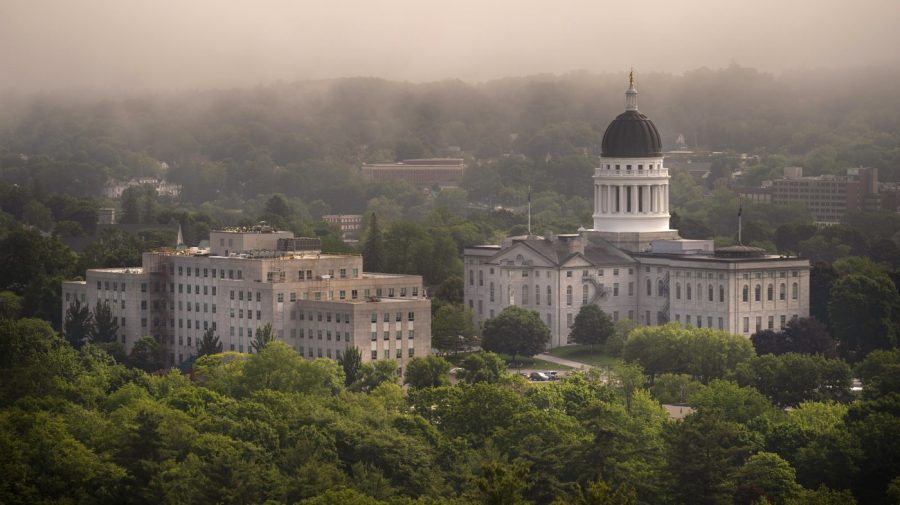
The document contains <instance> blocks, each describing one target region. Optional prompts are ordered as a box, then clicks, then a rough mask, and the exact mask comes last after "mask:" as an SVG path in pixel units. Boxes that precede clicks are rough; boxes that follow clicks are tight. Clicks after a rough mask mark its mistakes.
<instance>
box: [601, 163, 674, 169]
mask: <svg viewBox="0 0 900 505" xmlns="http://www.w3.org/2000/svg"><path fill="white" fill-rule="evenodd" d="M611 166H612V165H610V164H609V163H607V164H606V169H607V170H611ZM632 166H633V165H625V170H631V167H632ZM654 168H656V169H657V170H659V169H661V168H662V165H661V164H656V165H654V164H653V163H651V164H649V165H647V170H653V169H654ZM615 169H616V170H622V165H615ZM637 169H638V170H643V169H644V165H642V164H638V166H637Z"/></svg>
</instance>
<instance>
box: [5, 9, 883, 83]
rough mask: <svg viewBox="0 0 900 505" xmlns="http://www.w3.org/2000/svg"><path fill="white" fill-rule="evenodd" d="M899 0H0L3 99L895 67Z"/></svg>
mask: <svg viewBox="0 0 900 505" xmlns="http://www.w3.org/2000/svg"><path fill="white" fill-rule="evenodd" d="M898 26H900V0H739V1H738V0H734V1H730V0H683V1H675V0H665V1H663V0H658V1H639V0H618V1H613V2H610V1H606V0H577V1H576V0H571V1H567V0H555V1H549V0H548V1H530V0H452V1H446V0H445V1H440V2H439V1H431V0H396V1H394V0H319V1H301V0H293V1H288V0H256V1H249V0H248V1H233V0H105V1H104V0H55V1H49V0H0V90H2V89H17V90H24V91H29V90H41V89H59V88H126V89H131V88H137V89H146V88H169V89H172V88H174V89H180V88H186V87H189V88H190V87H200V88H205V87H226V86H247V85H255V84H259V83H268V82H272V81H275V80H283V81H291V80H298V79H318V78H330V77H342V76H361V75H365V76H380V77H386V78H389V79H394V80H412V81H423V80H437V79H443V78H461V79H464V80H467V81H483V80H488V79H494V78H498V77H504V76H511V75H523V74H533V73H541V72H553V73H563V72H568V71H571V70H588V71H592V72H603V71H614V72H620V71H623V70H625V69H627V68H628V67H630V66H634V67H635V68H636V69H637V70H638V71H641V70H645V71H668V72H675V73H679V72H682V71H684V70H690V69H694V68H697V67H701V66H708V67H714V68H716V67H723V66H726V65H728V64H729V62H730V61H732V60H734V61H736V62H737V63H739V64H741V65H743V66H750V67H756V68H760V69H763V70H768V71H774V72H777V71H780V70H784V69H793V68H803V67H823V66H824V67H843V66H860V65H868V64H891V65H896V64H898V63H900V29H898Z"/></svg>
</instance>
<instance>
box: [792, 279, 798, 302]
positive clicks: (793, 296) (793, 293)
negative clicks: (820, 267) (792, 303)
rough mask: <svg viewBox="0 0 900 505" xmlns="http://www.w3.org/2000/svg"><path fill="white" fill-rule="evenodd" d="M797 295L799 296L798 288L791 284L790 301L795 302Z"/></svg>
mask: <svg viewBox="0 0 900 505" xmlns="http://www.w3.org/2000/svg"><path fill="white" fill-rule="evenodd" d="M799 295H800V291H799V286H798V285H797V283H796V282H795V283H793V284H791V300H796V299H797V297H798V296H799Z"/></svg>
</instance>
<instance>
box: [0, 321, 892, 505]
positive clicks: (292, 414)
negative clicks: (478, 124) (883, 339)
mask: <svg viewBox="0 0 900 505" xmlns="http://www.w3.org/2000/svg"><path fill="white" fill-rule="evenodd" d="M14 315H15V314H10V313H9V311H6V313H4V314H3V317H4V319H3V320H2V321H0V344H2V349H0V351H2V352H0V356H2V363H0V378H2V381H0V452H2V454H3V455H4V457H3V458H0V501H2V502H3V503H10V504H12V503H136V504H139V503H223V504H231V503H235V504H239V503H291V504H293V503H301V504H334V505H338V504H351V505H352V504H365V505H378V504H432V505H439V504H460V505H462V504H470V503H471V504H476V503H477V504H510V505H513V504H528V503H536V504H541V503H554V504H557V505H563V504H585V505H586V504H626V505H627V504H638V503H641V504H644V503H646V504H651V503H652V504H666V503H673V504H678V503H684V504H687V503H690V504H725V503H729V504H730V503H735V504H751V503H773V504H792V505H801V504H802V505H813V504H816V505H819V504H835V505H850V504H854V503H867V504H887V503H896V500H897V499H898V498H900V477H898V475H900V466H898V462H897V454H898V453H900V447H898V445H897V444H898V441H900V417H898V413H900V411H898V409H900V397H898V395H897V390H898V389H897V387H898V382H897V381H898V375H897V373H898V370H900V353H898V352H897V350H896V349H894V350H892V351H875V352H873V353H871V354H869V355H868V356H867V357H866V359H864V360H862V361H860V362H859V363H858V365H857V366H856V369H855V370H854V372H855V373H856V375H857V376H859V377H861V378H862V379H863V384H864V393H863V394H862V396H861V397H858V396H857V395H858V393H857V394H854V393H852V392H851V390H850V377H851V368H850V366H848V365H847V364H846V362H844V361H842V360H840V359H836V358H834V359H832V358H825V357H823V356H822V355H821V354H820V355H807V354H801V353H796V352H788V353H784V354H780V355H775V354H766V355H762V356H757V355H756V352H754V348H753V347H752V346H751V344H750V342H749V341H748V340H746V339H745V338H743V337H740V336H735V335H729V334H726V333H723V332H721V331H716V330H711V329H683V328H680V327H678V326H677V325H668V326H661V327H646V328H642V329H636V330H633V331H632V332H631V333H630V335H629V336H628V338H627V340H626V341H625V343H624V349H623V353H624V356H625V359H626V361H625V363H624V364H622V365H617V366H615V367H614V368H613V370H612V371H611V372H610V371H603V370H600V369H597V370H593V371H590V372H578V373H573V374H571V375H569V376H568V377H566V378H564V379H562V380H559V381H555V382H546V383H529V382H527V381H525V380H524V379H522V378H521V377H519V376H518V375H515V374H511V373H508V372H506V371H505V364H504V362H503V361H502V360H500V359H499V358H497V357H496V355H493V354H491V353H486V354H483V355H480V354H472V355H469V356H468V357H467V358H466V359H465V360H463V361H462V363H461V368H460V369H459V371H458V372H457V377H458V378H459V382H458V383H456V384H455V385H451V384H450V383H449V382H448V374H447V372H448V371H449V369H450V363H448V362H447V361H445V360H444V359H443V358H440V357H436V356H431V357H427V358H416V360H414V361H413V362H412V363H410V364H409V366H408V371H407V375H406V380H405V381H406V388H401V386H400V385H399V384H398V383H397V377H396V374H395V373H394V369H395V365H394V364H393V363H391V362H390V360H383V361H379V362H378V365H376V366H372V365H368V364H364V365H361V366H360V365H359V362H358V360H357V361H355V362H354V360H353V359H350V358H348V357H345V359H344V360H343V361H341V362H335V361H332V360H323V359H318V360H314V361H313V360H305V359H303V358H302V357H301V356H298V355H297V354H296V353H295V352H294V351H293V350H292V349H291V348H290V347H288V346H287V345H285V344H283V343H281V342H278V341H274V342H270V343H268V344H265V345H263V346H262V347H261V348H260V350H259V352H258V353H255V354H238V353H224V354H215V353H214V354H208V355H204V356H202V357H201V358H200V359H198V360H197V361H196V362H195V363H194V364H193V367H192V369H191V370H190V373H187V374H185V373H182V372H181V371H178V370H171V371H159V372H156V373H152V374H148V373H147V372H145V371H143V370H141V368H139V366H143V367H145V368H148V369H150V370H152V369H154V366H153V364H152V361H145V360H142V359H133V360H130V361H129V362H128V363H129V364H130V365H133V367H129V366H126V365H124V364H118V363H116V362H115V360H113V359H112V358H111V357H110V356H109V355H108V354H107V353H106V352H104V351H103V349H102V345H101V346H98V345H94V344H88V345H84V346H82V347H81V348H80V349H75V348H74V347H72V346H70V345H69V344H68V343H67V342H66V341H65V340H62V339H61V338H60V337H58V336H57V334H56V333H55V332H54V331H53V330H52V329H51V328H50V327H49V325H47V324H46V323H45V322H42V321H38V320H32V319H13V318H9V317H10V316H14ZM801 331H802V330H801ZM662 350H665V351H664V352H660V351H662ZM212 352H215V349H213V351H212ZM349 354H352V353H348V355H349ZM642 365H644V366H646V367H647V368H642ZM645 372H649V373H648V374H646V375H645ZM660 401H663V402H672V401H681V402H684V401H686V402H687V404H688V405H690V406H691V407H692V408H693V409H694V412H693V413H692V414H690V415H687V416H686V417H685V418H684V419H683V420H681V421H676V420H672V419H670V417H669V415H668V414H667V413H666V411H665V410H663V409H662V408H661V406H660V403H659V402H660ZM485 407H489V408H485ZM785 407H789V409H787V410H784V408H785ZM684 408H686V407H681V409H682V410H683V409H684Z"/></svg>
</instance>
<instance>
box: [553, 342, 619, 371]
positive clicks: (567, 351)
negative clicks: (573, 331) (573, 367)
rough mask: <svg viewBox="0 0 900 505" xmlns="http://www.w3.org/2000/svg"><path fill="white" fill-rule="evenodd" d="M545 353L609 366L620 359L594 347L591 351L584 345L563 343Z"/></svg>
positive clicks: (594, 364)
mask: <svg viewBox="0 0 900 505" xmlns="http://www.w3.org/2000/svg"><path fill="white" fill-rule="evenodd" d="M547 354H549V355H551V356H556V357H557V358H563V359H570V360H572V361H577V362H579V363H586V364H588V365H592V366H611V365H616V364H618V363H620V362H621V361H622V360H621V359H619V358H616V357H613V356H608V355H606V354H603V351H602V350H600V349H599V348H596V347H595V348H594V350H593V352H592V351H591V348H590V347H589V346H586V345H564V346H562V347H557V348H555V349H553V350H551V351H550V352H548V353H547Z"/></svg>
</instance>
